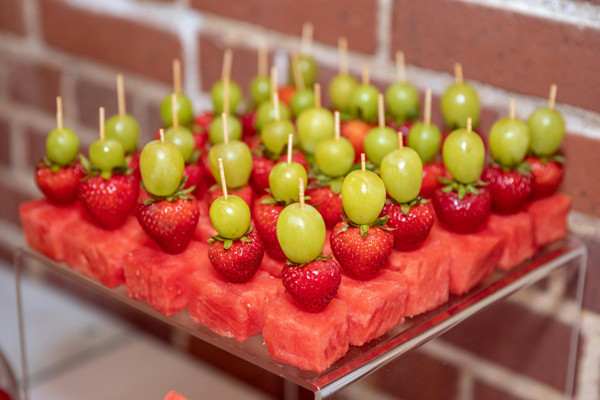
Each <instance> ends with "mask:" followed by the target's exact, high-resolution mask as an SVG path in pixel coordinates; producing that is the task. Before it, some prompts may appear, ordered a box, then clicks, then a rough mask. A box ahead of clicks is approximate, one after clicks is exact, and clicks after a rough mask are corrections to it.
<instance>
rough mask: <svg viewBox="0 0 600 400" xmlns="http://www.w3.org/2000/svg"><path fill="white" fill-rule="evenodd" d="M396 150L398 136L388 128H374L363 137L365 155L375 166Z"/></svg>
mask: <svg viewBox="0 0 600 400" xmlns="http://www.w3.org/2000/svg"><path fill="white" fill-rule="evenodd" d="M397 148H398V134H397V133H396V132H395V131H394V130H393V129H392V128H388V127H383V128H380V127H376V128H372V129H370V130H369V132H368V133H367V136H366V137H365V154H366V155H367V158H368V159H369V160H371V162H372V163H373V164H375V165H379V164H381V160H383V157H385V155H386V154H388V153H389V152H391V151H394V150H396V149H397Z"/></svg>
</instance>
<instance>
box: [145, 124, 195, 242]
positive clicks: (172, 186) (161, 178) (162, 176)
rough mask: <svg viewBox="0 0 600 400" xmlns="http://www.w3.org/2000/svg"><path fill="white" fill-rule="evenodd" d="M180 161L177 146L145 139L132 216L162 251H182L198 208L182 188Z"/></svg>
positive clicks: (189, 237)
mask: <svg viewBox="0 0 600 400" xmlns="http://www.w3.org/2000/svg"><path fill="white" fill-rule="evenodd" d="M183 168H184V160H183V156H182V155H181V151H180V150H179V148H178V147H177V145H175V144H173V143H171V142H167V141H166V140H165V134H164V131H163V130H162V129H161V130H160V140H153V141H151V142H149V143H148V144H147V145H146V146H144V149H143V150H142V154H141V155H140V174H141V176H142V183H143V184H144V188H145V189H146V192H144V193H143V194H142V196H140V199H139V201H138V204H137V210H136V216H137V219H138V222H139V223H140V226H141V227H142V229H144V232H146V234H147V235H148V236H150V238H152V240H154V242H156V243H157V244H158V245H159V246H160V247H161V248H162V249H163V250H164V251H166V252H167V253H170V254H178V253H181V252H183V251H184V250H185V249H186V248H187V246H188V244H189V243H190V240H191V239H192V236H193V234H194V231H195V230H196V225H198V218H199V217H200V211H199V209H198V202H197V201H196V198H195V197H193V196H192V195H191V194H190V193H191V192H192V191H193V190H194V187H190V188H188V189H184V187H185V179H183Z"/></svg>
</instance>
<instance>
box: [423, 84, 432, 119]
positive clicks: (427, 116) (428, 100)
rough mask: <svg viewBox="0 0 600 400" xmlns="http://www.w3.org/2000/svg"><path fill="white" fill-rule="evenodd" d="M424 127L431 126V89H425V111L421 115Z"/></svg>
mask: <svg viewBox="0 0 600 400" xmlns="http://www.w3.org/2000/svg"><path fill="white" fill-rule="evenodd" d="M423 122H424V123H425V125H429V124H431V89H430V88H427V89H425V110H424V115H423Z"/></svg>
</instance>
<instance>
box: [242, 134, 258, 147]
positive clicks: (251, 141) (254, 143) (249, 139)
mask: <svg viewBox="0 0 600 400" xmlns="http://www.w3.org/2000/svg"><path fill="white" fill-rule="evenodd" d="M242 140H243V141H244V143H246V145H247V146H248V148H249V149H250V151H260V146H261V144H262V142H261V140H260V136H258V135H254V136H246V137H244V138H243V139H242Z"/></svg>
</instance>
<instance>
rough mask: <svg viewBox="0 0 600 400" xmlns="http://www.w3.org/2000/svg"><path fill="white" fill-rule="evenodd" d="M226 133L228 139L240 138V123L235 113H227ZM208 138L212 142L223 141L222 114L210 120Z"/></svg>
mask: <svg viewBox="0 0 600 400" xmlns="http://www.w3.org/2000/svg"><path fill="white" fill-rule="evenodd" d="M227 133H228V135H229V140H241V139H242V123H241V122H240V120H239V119H238V118H237V117H236V116H235V115H231V114H227ZM208 139H209V140H210V143H212V144H217V143H223V141H224V140H225V137H224V135H223V115H222V114H219V115H216V116H215V117H214V118H213V120H212V121H211V123H210V128H209V129H208Z"/></svg>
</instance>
